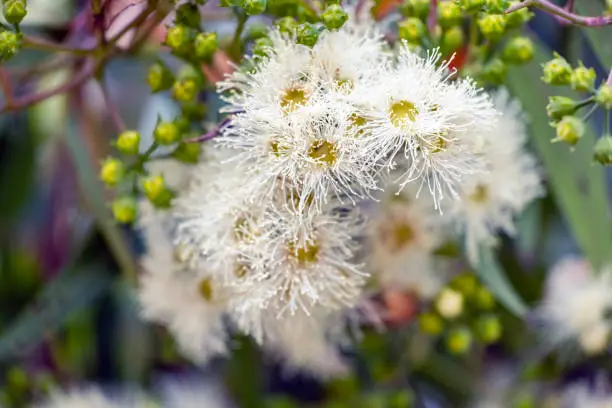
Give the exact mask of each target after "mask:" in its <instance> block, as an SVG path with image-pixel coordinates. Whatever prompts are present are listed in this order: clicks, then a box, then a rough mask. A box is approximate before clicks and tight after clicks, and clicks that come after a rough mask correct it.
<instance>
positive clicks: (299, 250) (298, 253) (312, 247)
mask: <svg viewBox="0 0 612 408" xmlns="http://www.w3.org/2000/svg"><path fill="white" fill-rule="evenodd" d="M288 249H289V255H290V256H291V257H293V258H294V259H295V260H296V261H297V263H298V264H299V265H300V266H306V265H309V264H313V263H315V262H317V261H318V260H319V246H318V245H317V244H316V243H308V242H307V243H304V244H300V245H299V246H297V247H296V243H295V242H293V241H292V242H289V246H288Z"/></svg>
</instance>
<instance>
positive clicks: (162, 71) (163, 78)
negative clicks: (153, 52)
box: [147, 61, 174, 92]
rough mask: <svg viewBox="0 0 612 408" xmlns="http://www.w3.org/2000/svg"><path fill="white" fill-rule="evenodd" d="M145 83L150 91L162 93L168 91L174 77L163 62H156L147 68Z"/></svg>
mask: <svg viewBox="0 0 612 408" xmlns="http://www.w3.org/2000/svg"><path fill="white" fill-rule="evenodd" d="M147 82H148V83H149V86H150V87H151V91H153V92H159V91H164V90H166V89H169V88H170V87H171V86H172V84H173V83H174V75H173V74H172V71H170V69H168V67H167V66H166V65H165V64H164V63H163V62H161V61H157V62H155V63H154V64H153V65H151V66H150V67H149V73H148V75H147Z"/></svg>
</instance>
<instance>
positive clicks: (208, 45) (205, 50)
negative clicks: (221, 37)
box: [194, 33, 219, 62]
mask: <svg viewBox="0 0 612 408" xmlns="http://www.w3.org/2000/svg"><path fill="white" fill-rule="evenodd" d="M194 48H195V56H196V58H197V59H198V61H205V62H210V61H211V60H212V57H213V55H214V54H215V51H217V48H219V41H218V40H217V33H198V35H196V38H195V41H194Z"/></svg>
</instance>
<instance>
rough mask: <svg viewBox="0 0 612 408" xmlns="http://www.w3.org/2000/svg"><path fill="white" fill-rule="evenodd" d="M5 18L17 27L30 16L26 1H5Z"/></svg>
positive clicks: (3, 8) (3, 9)
mask: <svg viewBox="0 0 612 408" xmlns="http://www.w3.org/2000/svg"><path fill="white" fill-rule="evenodd" d="M2 11H3V13H4V18H5V19H6V21H8V22H9V23H10V24H13V25H17V24H19V23H21V20H23V18H24V17H25V16H26V14H28V11H27V10H26V0H4V5H3V7H2Z"/></svg>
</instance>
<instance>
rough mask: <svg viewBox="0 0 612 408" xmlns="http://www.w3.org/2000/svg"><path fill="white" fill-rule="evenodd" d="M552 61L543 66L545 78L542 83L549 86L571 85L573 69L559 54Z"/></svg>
mask: <svg viewBox="0 0 612 408" xmlns="http://www.w3.org/2000/svg"><path fill="white" fill-rule="evenodd" d="M554 57H555V58H553V59H552V60H550V61H548V62H547V63H545V64H544V65H543V66H542V70H543V72H544V76H543V77H542V81H544V82H545V83H547V84H549V85H569V83H570V81H571V79H572V67H571V66H570V64H569V63H568V62H567V61H566V60H565V58H563V57H562V56H560V55H559V54H557V53H554Z"/></svg>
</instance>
